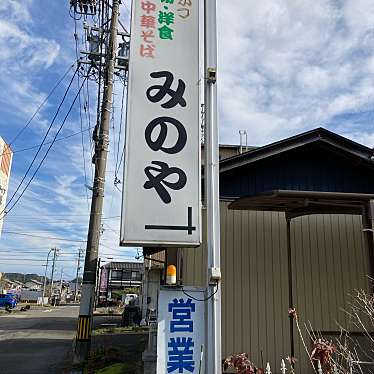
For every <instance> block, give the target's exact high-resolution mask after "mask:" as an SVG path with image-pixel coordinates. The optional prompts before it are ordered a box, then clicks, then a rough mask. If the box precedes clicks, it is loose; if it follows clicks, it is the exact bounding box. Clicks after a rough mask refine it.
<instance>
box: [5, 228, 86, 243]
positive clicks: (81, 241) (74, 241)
mask: <svg viewBox="0 0 374 374" xmlns="http://www.w3.org/2000/svg"><path fill="white" fill-rule="evenodd" d="M3 232H4V233H6V234H11V235H21V236H29V237H32V238H41V239H51V240H60V241H64V242H73V243H85V242H86V240H73V239H65V238H56V237H52V236H41V235H34V234H26V233H21V232H16V231H8V230H3Z"/></svg>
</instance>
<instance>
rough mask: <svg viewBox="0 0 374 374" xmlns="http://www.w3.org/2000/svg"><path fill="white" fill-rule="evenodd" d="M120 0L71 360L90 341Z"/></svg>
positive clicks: (80, 357) (113, 18)
mask: <svg viewBox="0 0 374 374" xmlns="http://www.w3.org/2000/svg"><path fill="white" fill-rule="evenodd" d="M119 4H120V0H113V3H112V16H111V22H110V31H109V32H110V36H109V48H108V49H107V51H106V53H107V54H106V56H105V60H106V61H105V72H104V90H103V102H102V108H101V121H100V128H99V135H98V140H97V142H96V147H95V179H94V184H93V191H92V202H91V215H90V223H89V229H88V237H87V249H86V259H85V263H84V273H83V285H82V296H81V302H80V309H79V320H78V328H77V337H76V344H75V361H77V362H83V361H84V360H85V359H86V358H87V357H88V354H89V350H90V345H91V331H92V314H93V306H94V304H95V285H96V268H97V257H98V249H99V238H100V228H101V215H102V208H103V200H104V184H105V171H106V162H107V153H108V145H109V122H110V115H111V110H112V96H113V83H114V82H113V80H114V69H115V63H116V59H117V27H118V17H119Z"/></svg>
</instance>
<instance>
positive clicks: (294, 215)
mask: <svg viewBox="0 0 374 374" xmlns="http://www.w3.org/2000/svg"><path fill="white" fill-rule="evenodd" d="M373 154H374V153H373V150H372V149H370V148H367V147H365V146H363V145H360V144H357V143H355V142H353V141H350V140H348V139H345V138H343V137H341V136H339V135H337V134H334V133H332V132H330V131H327V130H325V129H322V128H319V129H316V130H313V131H309V132H307V133H303V134H300V135H298V136H294V137H292V138H288V139H285V140H282V141H279V142H276V143H273V144H270V145H267V146H264V147H258V148H255V149H250V150H249V151H248V152H245V153H242V154H237V155H234V156H231V157H229V158H225V159H224V158H222V159H221V162H220V200H221V202H220V208H221V212H220V216H221V270H222V344H223V347H222V349H223V356H227V355H229V354H233V353H242V352H246V353H248V354H249V356H250V358H251V360H252V361H253V362H255V363H257V364H258V365H261V362H262V360H264V361H265V363H266V362H267V361H269V362H270V363H271V366H272V368H278V367H279V362H280V360H281V358H286V357H287V356H291V355H294V356H295V357H296V358H297V359H298V362H297V363H296V372H298V373H303V374H308V373H313V372H314V371H313V370H312V369H311V367H310V363H309V362H308V358H307V356H306V353H305V349H304V348H303V345H302V342H301V340H300V338H299V334H298V332H297V329H296V327H295V322H294V321H292V322H291V323H290V319H289V317H288V309H289V308H290V307H292V308H296V310H297V313H298V315H299V318H300V321H304V322H306V323H307V324H308V322H310V324H308V326H309V327H308V329H307V330H309V332H313V331H319V332H321V333H322V334H324V335H325V336H327V337H334V336H336V335H337V334H339V332H340V327H344V328H346V329H347V330H348V331H350V332H352V333H353V334H354V336H355V337H356V339H357V341H360V342H361V343H362V342H363V341H364V334H363V331H362V329H361V330H360V329H358V328H357V327H356V326H355V325H354V324H353V322H352V320H351V319H350V318H349V317H348V315H347V313H346V312H344V310H348V309H349V303H350V301H351V296H350V295H351V294H352V292H353V290H355V289H364V290H370V287H369V280H368V275H371V276H373V269H374V261H373V237H372V235H373V233H372V232H371V231H368V230H367V229H372V214H374V209H373V204H372V202H373V201H374V162H373ZM203 216H204V210H203ZM364 229H366V230H364ZM363 230H364V231H363ZM177 252H178V255H176V252H175V251H173V250H169V251H168V256H167V257H169V262H176V261H177V262H178V264H179V268H180V272H179V278H180V281H181V282H182V283H183V284H184V285H188V286H191V285H193V286H204V285H205V283H206V281H205V279H206V248H205V238H203V245H202V246H201V247H199V248H196V249H184V250H179V251H177ZM301 323H302V322H301ZM301 327H302V328H303V329H304V326H303V325H302V326H301ZM304 335H305V336H307V331H306V330H305V329H304ZM306 345H307V348H308V349H310V350H311V348H312V341H311V339H309V338H308V337H306ZM371 370H372V369H371ZM273 372H275V373H277V372H278V371H276V370H275V369H273Z"/></svg>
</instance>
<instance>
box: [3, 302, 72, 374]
mask: <svg viewBox="0 0 374 374" xmlns="http://www.w3.org/2000/svg"><path fill="white" fill-rule="evenodd" d="M78 312H79V307H78V306H57V307H55V308H44V309H43V310H40V309H38V310H37V309H35V310H33V309H31V310H29V311H27V312H19V313H14V314H10V315H6V316H0V373H2V374H53V373H61V365H63V362H64V361H65V359H66V357H67V353H68V352H69V350H70V349H71V346H72V340H73V338H74V336H75V331H76V324H77V316H78Z"/></svg>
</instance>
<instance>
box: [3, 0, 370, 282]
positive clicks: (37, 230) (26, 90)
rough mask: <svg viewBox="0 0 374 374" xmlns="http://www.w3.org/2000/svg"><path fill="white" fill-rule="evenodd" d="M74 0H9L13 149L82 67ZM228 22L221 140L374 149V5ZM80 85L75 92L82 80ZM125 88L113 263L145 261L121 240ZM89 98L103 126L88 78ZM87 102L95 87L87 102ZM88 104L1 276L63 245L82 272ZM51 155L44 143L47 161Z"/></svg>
mask: <svg viewBox="0 0 374 374" xmlns="http://www.w3.org/2000/svg"><path fill="white" fill-rule="evenodd" d="M122 2H123V5H122V9H121V19H122V21H123V23H124V24H128V16H129V7H130V1H129V0H123V1H122ZM68 3H69V1H68V0H66V1H62V0H23V1H20V0H1V1H0V48H1V49H0V50H1V53H0V84H1V86H2V89H1V90H0V111H1V116H0V135H1V136H2V137H3V138H4V139H5V140H6V141H7V142H12V141H13V139H14V137H15V136H16V135H17V133H18V132H19V130H20V129H22V128H23V126H24V125H25V124H26V123H27V121H28V120H29V118H30V117H31V116H32V115H33V113H34V111H35V110H36V108H37V107H38V106H39V105H40V103H41V102H43V100H44V99H45V98H46V96H47V95H48V94H49V92H50V90H51V89H52V87H53V86H54V85H55V83H56V82H57V81H58V80H59V79H60V78H61V77H62V76H63V75H64V73H65V72H66V71H67V69H68V68H69V66H70V65H71V64H72V63H73V62H74V60H75V42H74V21H73V20H72V18H71V17H70V16H69V6H68ZM218 22H219V104H220V107H219V111H220V140H221V142H222V143H231V144H235V143H238V142H239V130H246V131H247V133H248V142H249V144H250V145H263V144H267V143H269V142H272V141H276V140H279V139H282V138H285V137H288V136H291V135H295V134H297V133H300V132H303V131H307V130H310V129H312V128H315V127H319V126H323V127H326V128H328V129H330V130H332V131H335V132H337V133H339V134H341V135H343V136H346V137H348V138H350V139H353V140H356V141H358V142H360V143H363V144H365V145H367V146H369V147H372V146H373V145H374V126H373V116H374V111H373V103H374V2H373V1H370V0H345V1H343V0H314V1H313V2H310V1H307V0H262V1H255V0H246V1H239V0H231V1H219V19H218ZM78 30H81V27H80V24H78ZM79 42H81V38H80V39H79ZM79 48H81V47H79ZM71 75H72V73H71V72H70V73H69V74H68V76H67V77H66V79H64V81H63V82H62V83H61V85H60V86H59V87H58V88H57V89H56V91H55V92H54V94H53V95H52V96H51V98H50V99H48V102H47V104H46V105H45V106H43V109H42V110H41V111H40V112H39V113H38V115H37V116H36V117H35V119H34V120H33V121H32V122H31V124H30V126H29V127H28V128H27V129H26V130H25V131H24V132H23V133H22V134H21V135H20V136H19V137H18V138H17V139H16V140H15V141H14V142H12V149H13V150H14V151H15V155H14V160H13V169H12V175H11V183H10V190H9V196H12V194H13V192H14V191H15V189H16V187H17V185H18V184H19V182H20V180H21V178H22V176H23V175H24V173H25V171H26V170H27V168H28V167H29V165H30V162H31V161H32V159H33V157H34V155H35V152H36V150H37V149H31V150H26V151H22V150H24V149H25V148H29V147H33V146H35V145H38V144H39V143H40V142H41V140H42V139H43V137H44V135H45V133H46V131H47V128H48V125H49V123H50V121H51V119H52V117H53V115H54V112H55V110H56V107H57V105H58V104H59V102H60V100H61V97H62V95H63V93H64V90H65V89H66V87H67V85H68V82H69V79H70V78H71ZM73 88H74V89H75V90H76V88H77V83H76V82H75V83H74V85H73ZM121 89H122V86H121V82H120V81H118V82H117V83H116V93H117V94H116V96H115V103H114V106H115V118H114V121H112V124H111V126H112V131H111V134H112V135H113V134H116V135H115V136H112V138H111V145H110V154H109V165H108V170H109V173H108V175H107V185H106V199H105V211H104V218H105V219H104V225H103V235H102V246H101V249H100V253H101V254H102V256H103V260H105V258H107V257H115V258H116V259H134V257H135V255H136V250H135V249H126V248H125V249H124V248H119V247H118V245H117V243H118V236H119V215H120V208H119V207H120V200H121V194H120V192H119V190H118V189H117V188H116V187H115V186H114V183H113V181H114V177H115V175H114V170H115V169H116V159H117V158H118V156H120V153H121V148H122V146H121V145H120V147H119V148H120V153H119V154H118V151H117V149H118V147H117V145H118V132H119V129H120V118H119V117H120V108H121ZM75 92H76V91H74V90H73V91H72V92H71V94H70V95H69V96H68V99H67V102H66V103H65V105H64V106H63V110H62V113H61V114H60V115H59V117H58V119H57V120H56V123H55V126H53V128H52V131H51V132H50V134H49V135H48V138H47V140H51V139H53V136H54V135H55V134H56V131H57V129H58V127H59V125H60V123H61V120H62V119H63V116H64V114H65V113H66V112H67V110H68V107H69V104H70V103H71V101H72V99H73V97H74V94H75ZM88 92H89V93H90V109H91V113H90V114H91V115H90V116H89V117H90V118H89V119H90V122H92V123H93V122H94V115H95V113H94V103H95V84H94V82H90V83H89V87H88ZM87 99H88V96H87V88H86V89H85V90H84V94H82V98H81V101H82V106H83V105H84V103H86V102H87V101H88V100H87ZM78 107H79V106H78V105H76V106H75V109H74V110H73V111H72V113H71V116H69V119H68V121H67V123H66V124H65V126H64V128H63V130H62V132H61V133H60V135H59V137H66V136H69V135H73V136H71V137H70V138H68V139H65V140H61V141H59V142H57V143H56V144H55V145H54V146H53V148H52V149H51V151H50V153H49V155H48V157H47V159H46V161H45V162H44V163H43V165H42V167H41V169H40V171H39V172H38V174H37V176H36V178H35V179H34V181H33V182H32V183H31V185H30V187H29V188H28V189H27V190H26V192H25V194H24V196H23V197H22V199H21V200H20V201H19V202H18V203H17V204H16V205H15V207H14V209H13V210H12V211H11V212H10V213H9V214H8V215H7V217H6V219H5V225H4V231H3V234H2V237H1V239H0V271H27V272H34V271H35V272H38V273H40V274H41V273H43V269H44V268H43V264H44V263H45V260H44V259H45V258H46V254H47V252H48V250H49V248H51V247H53V246H57V247H59V248H61V255H60V257H59V262H58V272H59V271H60V270H61V268H62V267H63V268H64V273H66V278H72V277H73V276H74V267H75V265H74V264H75V261H76V260H75V258H76V254H77V251H78V248H79V247H80V246H82V247H83V248H84V240H86V234H87V222H88V202H87V196H90V191H89V190H87V188H86V187H85V184H88V185H90V184H91V164H90V157H91V152H90V141H89V130H87V127H88V126H89V124H88V123H89V122H88V119H87V117H88V115H86V113H85V112H84V110H83V121H82V124H81V123H80V119H79V111H78ZM81 125H82V126H83V130H85V131H84V132H83V133H82V134H83V137H82V134H77V135H74V134H76V133H77V132H80V131H81ZM113 126H114V131H113ZM82 140H83V147H82ZM46 149H47V147H43V149H42V152H41V153H40V154H39V156H38V158H37V160H39V159H40V158H41V157H43V154H44V153H43V152H45V151H46ZM84 160H85V163H84ZM37 164H38V162H37V163H36V164H35V166H37ZM84 165H85V167H84ZM35 166H34V167H35ZM85 169H86V177H85V173H84V170H85ZM117 169H118V162H117ZM32 170H34V169H32ZM119 178H120V179H121V178H122V173H121V172H120V173H119ZM26 181H27V180H26ZM86 182H87V183H86ZM117 187H119V188H120V187H121V185H118V186H117ZM20 191H22V189H21V190H20ZM87 194H88V195H87ZM20 234H26V235H33V236H25V235H20ZM51 238H64V239H69V240H72V241H70V242H68V241H62V240H59V239H51Z"/></svg>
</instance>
